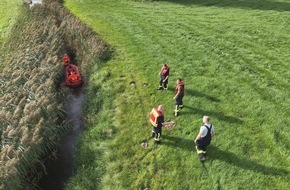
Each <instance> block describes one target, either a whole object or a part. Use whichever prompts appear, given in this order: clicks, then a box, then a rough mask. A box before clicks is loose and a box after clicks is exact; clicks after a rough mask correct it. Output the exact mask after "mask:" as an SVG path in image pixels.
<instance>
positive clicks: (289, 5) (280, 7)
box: [157, 0, 290, 11]
mask: <svg viewBox="0 0 290 190" xmlns="http://www.w3.org/2000/svg"><path fill="white" fill-rule="evenodd" d="M157 1H166V2H171V3H176V4H182V5H185V6H190V5H199V6H206V7H209V6H213V7H229V8H231V7H232V8H241V9H254V10H276V11H290V2H277V1H271V0H255V1H253V0H243V1H240V0H157Z"/></svg>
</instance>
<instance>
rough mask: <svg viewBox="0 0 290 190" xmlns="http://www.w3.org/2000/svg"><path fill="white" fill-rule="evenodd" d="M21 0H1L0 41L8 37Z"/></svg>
mask: <svg viewBox="0 0 290 190" xmlns="http://www.w3.org/2000/svg"><path fill="white" fill-rule="evenodd" d="M20 5H21V1H20V0H17V1H10V0H1V2H0V10H1V11H0V43H1V42H2V41H3V39H5V38H7V37H8V34H9V32H10V29H11V26H12V25H13V24H14V23H15V19H16V18H17V15H18V9H19V7H20Z"/></svg>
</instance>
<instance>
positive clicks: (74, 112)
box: [39, 87, 84, 190]
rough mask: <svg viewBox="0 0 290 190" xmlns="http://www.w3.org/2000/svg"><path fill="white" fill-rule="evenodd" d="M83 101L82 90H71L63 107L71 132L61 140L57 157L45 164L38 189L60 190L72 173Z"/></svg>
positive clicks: (81, 130)
mask: <svg viewBox="0 0 290 190" xmlns="http://www.w3.org/2000/svg"><path fill="white" fill-rule="evenodd" d="M83 101H84V93H83V88H82V87H79V88H77V89H71V93H70V94H68V97H67V103H66V105H65V109H66V113H67V114H66V117H67V120H68V125H69V126H71V127H72V129H71V131H70V132H69V133H68V134H67V135H65V136H64V137H62V138H61V141H60V143H59V145H58V146H57V155H56V158H55V159H53V160H48V161H47V163H46V174H45V175H44V176H43V178H42V179H41V180H40V183H39V189H42V190H52V189H53V190H62V189H64V186H65V183H66V182H67V180H68V179H69V178H70V177H71V176H72V175H73V173H74V164H73V162H74V154H75V146H76V143H77V139H78V137H79V135H80V134H81V133H82V132H83V121H82V117H81V107H82V103H83Z"/></svg>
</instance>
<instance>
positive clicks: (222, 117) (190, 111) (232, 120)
mask: <svg viewBox="0 0 290 190" xmlns="http://www.w3.org/2000/svg"><path fill="white" fill-rule="evenodd" d="M183 114H184V115H186V114H200V115H209V116H212V117H215V118H218V119H219V120H223V121H226V122H229V123H237V124H243V123H244V122H243V120H241V119H239V118H237V117H233V116H227V115H224V114H222V113H220V112H214V111H205V110H201V109H198V108H194V107H190V106H186V105H184V108H183V110H182V111H180V115H183Z"/></svg>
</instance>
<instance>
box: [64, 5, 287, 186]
mask: <svg viewBox="0 0 290 190" xmlns="http://www.w3.org/2000/svg"><path fill="white" fill-rule="evenodd" d="M65 6H66V7H67V8H68V9H69V10H70V11H72V13H73V14H75V15H76V16H77V17H79V18H80V19H81V20H82V21H83V22H85V23H86V24H87V25H88V26H89V27H91V28H92V29H93V30H94V31H95V32H96V33H97V35H99V36H100V37H101V38H102V39H103V40H104V41H106V42H108V43H109V44H110V45H111V46H112V50H113V52H112V57H111V59H110V60H108V61H107V62H106V63H104V64H101V65H99V66H92V70H93V71H94V72H95V74H93V75H92V76H91V78H90V81H89V85H88V87H87V89H86V92H87V100H88V102H87V104H86V111H87V114H88V115H87V116H86V121H87V127H88V129H87V131H86V132H85V133H84V135H83V136H82V138H81V140H80V143H79V146H78V155H77V163H76V164H77V168H78V170H77V173H76V175H75V176H74V177H73V178H72V179H71V181H70V183H69V184H68V187H67V189H108V190H109V189H145V188H149V189H154V190H157V189H173V190H177V189H206V190H207V189H208V190H212V189H231V190H232V189H282V190H287V189H290V182H289V181H290V174H289V171H290V158H289V155H290V152H289V150H290V143H289V137H290V132H289V125H290V119H289V117H288V115H289V114H290V109H289V103H290V93H289V92H290V88H289V82H290V77H289V76H290V65H289V63H290V56H289V49H290V38H289V37H290V35H289V34H290V24H289V22H290V14H289V11H290V2H289V1H283V0H281V1H270V0H269V1H261V0H254V1H249V0H244V1H233V0H223V1H215V0H205V1H198V0H192V1H190V0H183V1H177V0H176V1H174V0H168V1H165V0H162V1H152V2H148V1H142V2H136V1H125V0H123V1H114V0H82V1H79V0H66V1H65ZM164 62H167V63H168V64H169V66H170V67H171V76H170V84H169V90H168V91H167V92H161V91H157V90H156V88H157V87H158V80H159V78H158V72H159V69H160V67H161V64H162V63H164ZM178 77H181V78H182V79H184V81H185V84H186V97H185V98H184V104H185V108H184V109H183V110H182V111H181V113H180V116H179V117H177V118H175V117H174V116H173V110H174V108H173V103H174V102H173V100H172V98H173V96H174V87H175V80H176V78H178ZM158 104H163V105H164V106H165V114H166V115H165V117H166V120H174V121H176V123H177V125H176V127H174V128H173V129H172V130H166V129H164V130H163V137H162V144H161V145H160V146H154V145H153V141H152V140H149V148H147V149H142V148H141V146H140V143H141V141H142V140H144V139H149V137H150V133H151V127H150V124H149V122H148V114H149V112H150V110H151V109H152V107H154V106H157V105H158ZM203 115H209V116H211V118H212V122H213V124H214V125H215V126H216V133H217V136H216V138H215V139H214V140H213V142H212V145H211V146H210V147H209V150H208V160H207V161H206V162H205V164H204V165H202V164H201V163H200V162H199V161H198V159H197V155H196V153H195V148H194V138H195V136H196V135H197V133H198V130H199V127H200V125H201V124H202V123H201V117H202V116H203Z"/></svg>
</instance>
